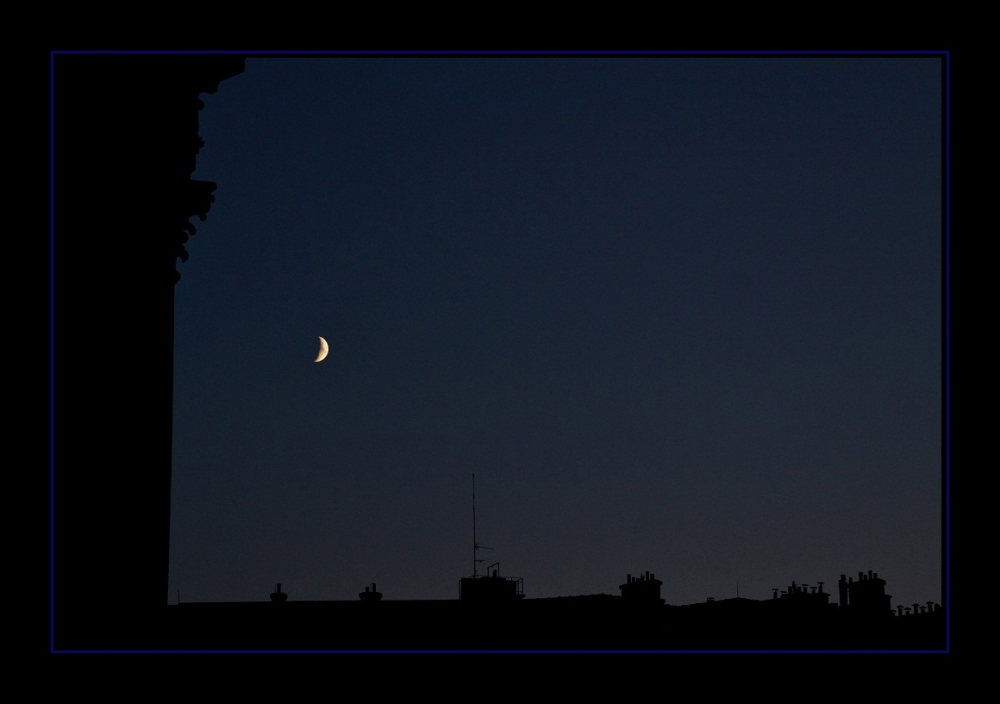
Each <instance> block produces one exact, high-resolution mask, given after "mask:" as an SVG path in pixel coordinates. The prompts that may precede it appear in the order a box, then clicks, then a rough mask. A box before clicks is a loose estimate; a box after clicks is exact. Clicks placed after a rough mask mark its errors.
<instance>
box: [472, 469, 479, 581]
mask: <svg viewBox="0 0 1000 704" xmlns="http://www.w3.org/2000/svg"><path fill="white" fill-rule="evenodd" d="M478 557H479V543H477V542H476V473H475V472H473V473H472V576H473V577H478V576H479V571H478V566H479V560H477V559H476V558H478Z"/></svg>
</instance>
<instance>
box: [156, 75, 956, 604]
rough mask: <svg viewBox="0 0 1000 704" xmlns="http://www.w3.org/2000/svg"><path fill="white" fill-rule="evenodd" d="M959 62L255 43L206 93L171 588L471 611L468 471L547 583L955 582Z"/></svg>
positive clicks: (685, 595)
mask: <svg viewBox="0 0 1000 704" xmlns="http://www.w3.org/2000/svg"><path fill="white" fill-rule="evenodd" d="M941 82H942V66H941V61H940V59H939V58H931V57H928V58H912V57H911V58H903V57H885V58H844V57H841V58H810V57H804V58H757V57H743V58H740V57H736V58H721V57H686V58H679V57H633V58H613V57H605V58H576V57H568V58H527V57H478V58H462V57H452V58H428V57H400V58H370V57H351V58H346V57H329V58H292V59H277V58H261V59H250V60H248V61H247V66H246V72H245V73H244V74H242V75H239V76H236V77H234V78H231V79H229V80H226V81H224V82H223V83H222V84H220V88H219V91H218V92H217V93H216V94H213V95H202V99H203V100H204V102H205V108H204V109H203V110H202V111H201V113H200V120H201V129H200V134H201V136H202V137H203V138H204V139H205V141H206V146H205V147H204V148H203V149H202V151H201V153H200V155H199V156H198V168H197V171H196V172H195V174H194V177H195V178H199V179H205V180H211V181H215V182H217V183H218V189H217V191H216V193H215V196H216V202H215V203H214V204H213V206H212V209H211V211H210V213H209V216H208V220H207V221H206V222H204V223H198V222H196V225H197V227H198V233H197V234H196V235H195V236H194V237H193V238H192V240H191V241H190V242H189V243H188V245H187V248H188V251H189V252H190V254H191V258H190V260H189V261H188V262H187V263H184V264H179V269H180V271H181V274H182V279H181V281H180V282H179V283H178V285H177V287H176V318H175V340H176V341H175V372H174V450H173V498H172V501H173V505H172V521H171V547H170V550H171V556H170V602H171V603H174V602H175V601H176V598H177V597H176V592H177V590H180V597H181V600H182V601H229V600H234V601H243V600H258V601H259V600H266V599H267V595H268V594H269V593H270V592H271V591H272V589H273V586H274V583H275V582H281V583H282V588H283V590H284V591H286V592H287V593H288V594H289V598H290V599H293V600H297V599H348V600H355V599H357V593H358V592H359V591H363V590H364V587H365V585H366V584H370V583H371V582H373V581H374V582H376V583H377V584H378V588H379V590H380V591H381V592H383V593H384V594H385V598H386V599H394V600H395V599H455V598H457V596H458V580H459V579H460V578H461V577H463V576H468V575H470V574H471V573H472V542H473V537H472V504H471V490H472V477H471V475H472V473H473V472H475V474H476V498H477V503H476V513H477V537H478V539H479V542H480V543H481V544H483V545H486V546H490V547H493V548H495V549H494V550H492V551H484V552H483V553H481V555H480V556H481V557H483V558H485V559H486V560H487V562H486V563H483V564H484V566H485V564H488V563H490V562H494V561H499V562H500V568H501V574H505V575H508V576H514V577H522V578H523V579H524V592H525V594H526V595H527V597H528V598H538V597H552V596H568V595H576V594H596V593H607V594H618V593H619V592H618V585H619V584H621V583H622V582H623V581H624V580H625V575H626V573H629V572H631V573H633V574H635V573H638V572H644V571H646V570H649V571H651V572H654V573H655V574H656V576H657V578H659V579H662V580H663V588H662V596H663V598H664V599H666V601H667V603H670V604H686V603H692V602H696V601H703V600H704V599H705V598H706V597H709V596H712V597H715V598H716V599H723V598H728V597H733V596H736V584H737V581H739V589H740V596H744V597H749V598H754V599H765V598H770V597H771V589H772V587H780V588H782V589H784V588H786V587H787V585H788V584H789V583H790V582H791V581H792V580H793V579H794V580H796V581H797V582H799V583H802V582H805V583H807V584H812V585H814V584H816V583H817V582H818V581H824V582H825V583H826V587H825V590H826V591H831V592H834V594H835V593H836V580H837V578H838V577H839V575H840V574H841V573H847V574H849V575H851V574H853V575H854V576H855V578H856V576H857V572H858V571H859V570H866V571H867V570H869V569H872V570H875V571H877V572H878V573H879V576H880V577H883V578H885V579H886V580H887V581H888V585H887V592H888V593H889V594H891V595H892V596H893V602H892V603H893V605H894V606H895V605H896V604H904V605H908V604H911V603H913V602H917V601H919V602H924V601H927V600H934V601H941V598H942V594H941V586H940V585H941V564H942V558H941V550H942V545H941V528H942V519H941V485H942V372H941V369H942V345H941V339H942V248H943V239H942V217H941V212H942V176H941V174H942V117H941V116H942V90H941ZM320 335H322V336H323V337H325V338H326V339H327V340H328V341H329V344H330V353H329V357H328V358H327V359H326V360H325V361H323V362H321V363H314V362H313V359H314V358H315V357H316V354H317V351H318V347H319V343H318V336H320ZM834 601H836V596H834Z"/></svg>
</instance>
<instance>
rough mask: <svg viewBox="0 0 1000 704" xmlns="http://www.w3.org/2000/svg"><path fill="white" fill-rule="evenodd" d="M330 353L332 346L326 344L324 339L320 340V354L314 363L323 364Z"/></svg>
mask: <svg viewBox="0 0 1000 704" xmlns="http://www.w3.org/2000/svg"><path fill="white" fill-rule="evenodd" d="M329 351H330V345H328V344H326V340H324V339H323V338H322V337H321V338H319V354H318V355H316V359H314V360H313V361H314V362H322V361H323V360H324V359H326V355H327V353H328V352H329Z"/></svg>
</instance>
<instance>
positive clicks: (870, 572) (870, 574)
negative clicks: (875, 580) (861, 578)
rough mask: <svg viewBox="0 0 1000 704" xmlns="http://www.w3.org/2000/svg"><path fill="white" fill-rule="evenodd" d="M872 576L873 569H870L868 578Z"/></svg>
mask: <svg viewBox="0 0 1000 704" xmlns="http://www.w3.org/2000/svg"><path fill="white" fill-rule="evenodd" d="M871 578H872V571H871V570H868V579H871Z"/></svg>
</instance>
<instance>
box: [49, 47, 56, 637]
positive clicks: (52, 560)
mask: <svg viewBox="0 0 1000 704" xmlns="http://www.w3.org/2000/svg"><path fill="white" fill-rule="evenodd" d="M55 72H56V57H55V54H54V53H53V54H52V55H51V56H50V57H49V648H50V649H51V650H54V649H55V647H56V609H55V593H56V577H55V575H56V549H55V546H56V542H55V541H56V537H55V535H56V529H55V526H56V499H55V496H56V492H55V482H56V472H55V467H56V462H55V453H56V448H55V336H56V327H55V310H56V309H55V291H56V283H55V281H56V277H55V272H56V265H55V261H56V259H55V246H56V238H55V232H56V226H55V220H56V212H55V183H56V175H55V174H56V149H55V115H56V111H55V98H56V96H55V91H56V81H55Z"/></svg>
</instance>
